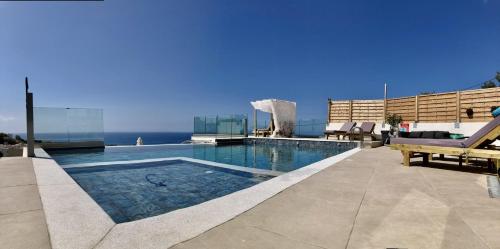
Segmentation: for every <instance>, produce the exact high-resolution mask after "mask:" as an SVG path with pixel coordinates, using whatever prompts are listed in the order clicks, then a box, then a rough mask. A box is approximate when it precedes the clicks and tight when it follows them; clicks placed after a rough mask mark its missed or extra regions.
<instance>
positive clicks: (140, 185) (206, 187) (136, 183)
mask: <svg viewBox="0 0 500 249" xmlns="http://www.w3.org/2000/svg"><path fill="white" fill-rule="evenodd" d="M65 170H66V172H67V173H68V174H69V175H70V176H71V177H72V178H73V179H74V180H75V181H76V182H77V183H78V184H79V185H80V186H81V187H82V188H83V189H84V190H85V191H86V192H87V193H88V194H89V195H90V196H91V197H92V198H93V199H94V201H96V202H97V203H98V204H99V205H100V206H101V208H102V209H103V210H104V211H105V212H106V213H107V214H108V215H109V216H110V217H111V218H112V219H113V221H115V222H116V223H122V222H129V221H134V220H138V219H142V218H147V217H151V216H156V215H159V214H163V213H166V212H170V211H173V210H176V209H180V208H185V207H189V206H193V205H196V204H199V203H202V202H205V201H208V200H211V199H214V198H217V197H221V196H224V195H227V194H230V193H233V192H236V191H238V190H241V189H245V188H248V187H251V186H253V185H255V184H258V183H260V182H263V181H265V180H268V179H270V178H272V176H267V175H261V174H254V173H249V172H243V171H237V170H232V169H226V168H221V167H213V166H210V165H205V164H200V163H194V162H189V161H183V160H170V161H160V162H147V163H131V164H113V165H106V166H91V167H74V168H66V169H65Z"/></svg>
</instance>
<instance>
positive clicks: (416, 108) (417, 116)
mask: <svg viewBox="0 0 500 249" xmlns="http://www.w3.org/2000/svg"><path fill="white" fill-rule="evenodd" d="M419 116H420V115H419V114H418V95H415V123H417V122H418V119H419Z"/></svg>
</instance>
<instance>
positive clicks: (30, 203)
mask: <svg viewBox="0 0 500 249" xmlns="http://www.w3.org/2000/svg"><path fill="white" fill-rule="evenodd" d="M0 247H1V248H9V249H16V248H26V249H38V248H40V249H44V248H50V240H49V233H48V231H47V225H46V223H45V215H44V212H43V209H42V204H41V201H40V195H39V193H38V188H37V185H36V179H35V173H34V171H33V165H32V162H31V159H29V158H21V157H15V158H0Z"/></svg>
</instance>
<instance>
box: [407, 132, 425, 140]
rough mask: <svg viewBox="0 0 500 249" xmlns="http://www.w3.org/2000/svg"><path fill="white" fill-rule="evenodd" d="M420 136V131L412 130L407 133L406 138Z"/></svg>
mask: <svg viewBox="0 0 500 249" xmlns="http://www.w3.org/2000/svg"><path fill="white" fill-rule="evenodd" d="M420 137H422V132H421V131H412V132H410V134H409V135H408V138H420Z"/></svg>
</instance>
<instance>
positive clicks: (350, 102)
mask: <svg viewBox="0 0 500 249" xmlns="http://www.w3.org/2000/svg"><path fill="white" fill-rule="evenodd" d="M349 122H352V100H349Z"/></svg>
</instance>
